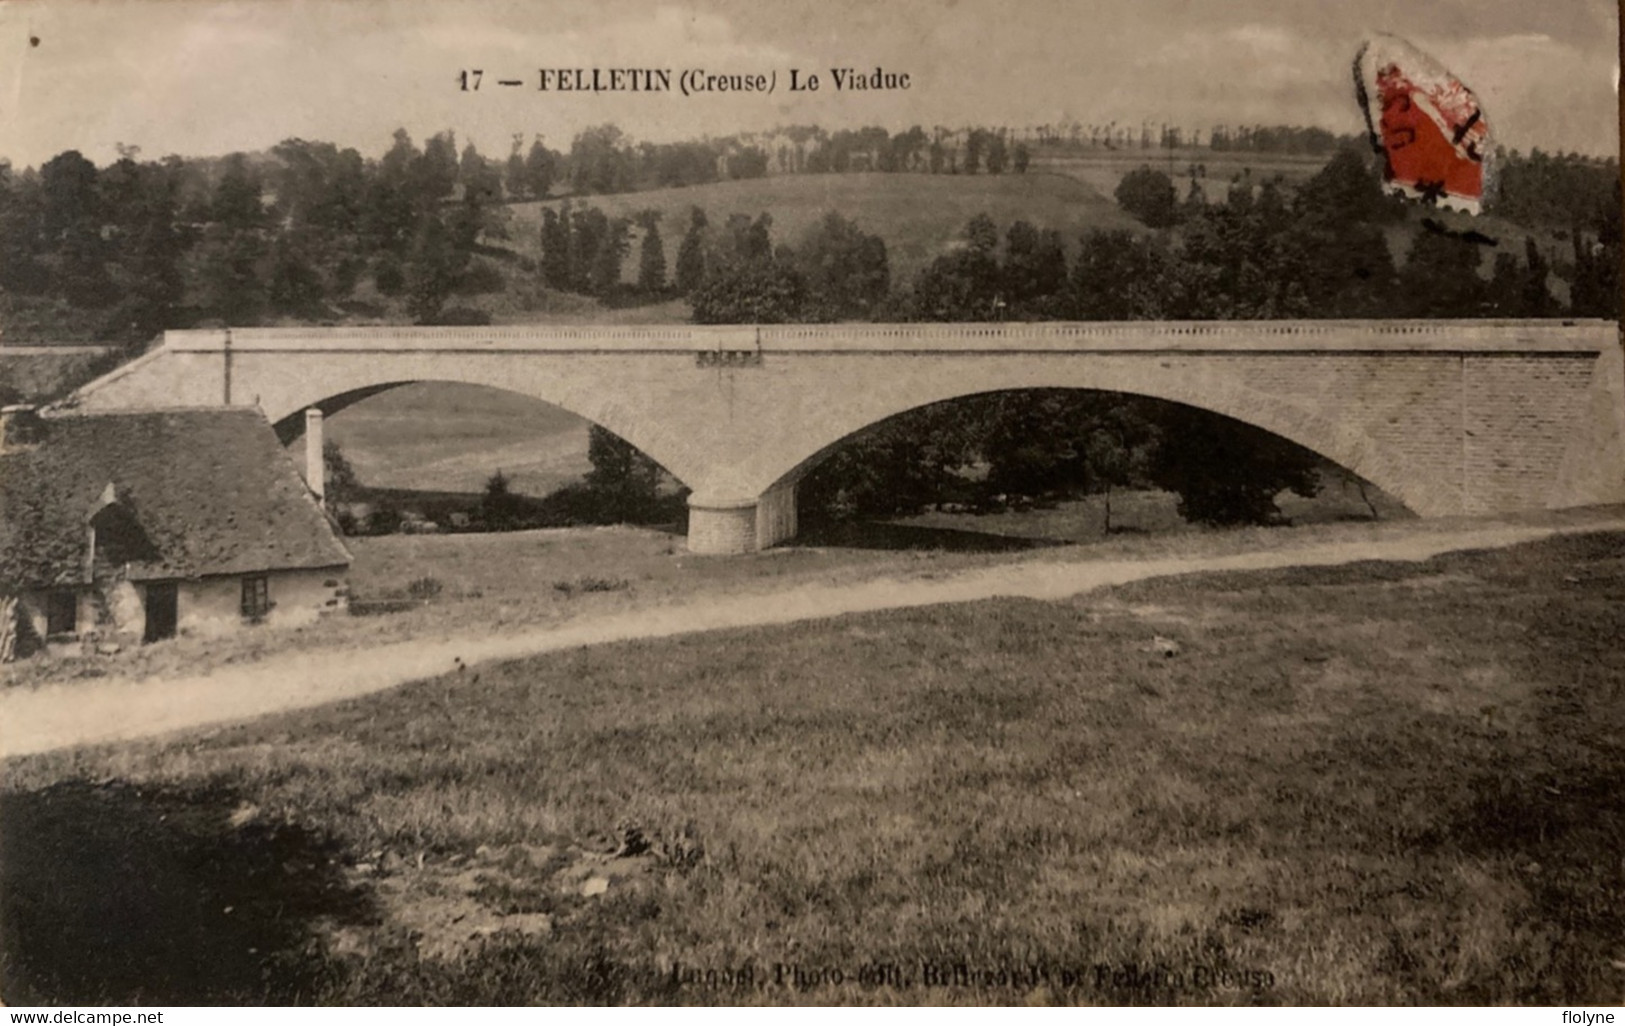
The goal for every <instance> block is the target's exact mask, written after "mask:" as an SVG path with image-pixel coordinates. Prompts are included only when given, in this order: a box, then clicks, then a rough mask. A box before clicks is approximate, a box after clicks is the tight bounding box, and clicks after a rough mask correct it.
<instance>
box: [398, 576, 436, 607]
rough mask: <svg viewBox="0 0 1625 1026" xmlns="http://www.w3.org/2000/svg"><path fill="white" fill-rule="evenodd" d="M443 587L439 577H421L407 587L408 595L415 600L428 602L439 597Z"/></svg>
mask: <svg viewBox="0 0 1625 1026" xmlns="http://www.w3.org/2000/svg"><path fill="white" fill-rule="evenodd" d="M442 590H443V585H441V583H440V579H439V578H437V577H419V578H417V579H416V580H414V581H412V583H410V584H408V585H407V586H406V593H407V594H408V595H410V596H412V597H413V598H415V599H422V600H423V601H425V602H427V601H429V600H430V599H432V598H434V597H435V596H436V595H439V594H440V592H441V591H442Z"/></svg>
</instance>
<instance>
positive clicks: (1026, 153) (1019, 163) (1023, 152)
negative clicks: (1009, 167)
mask: <svg viewBox="0 0 1625 1026" xmlns="http://www.w3.org/2000/svg"><path fill="white" fill-rule="evenodd" d="M1032 159H1033V155H1032V151H1031V150H1029V149H1027V144H1026V143H1016V149H1015V156H1014V159H1013V160H1012V164H1013V165H1014V166H1015V169H1016V174H1018V175H1024V174H1026V173H1027V166H1028V165H1029V164H1031V163H1032Z"/></svg>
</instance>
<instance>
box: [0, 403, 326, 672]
mask: <svg viewBox="0 0 1625 1026" xmlns="http://www.w3.org/2000/svg"><path fill="white" fill-rule="evenodd" d="M349 564H350V553H349V551H348V550H347V549H346V548H345V547H344V545H343V543H342V542H341V541H340V540H339V538H338V535H337V533H336V532H335V530H334V528H333V525H332V523H331V522H330V521H329V519H328V517H327V515H326V513H325V512H324V511H323V510H322V507H321V505H320V503H319V502H318V501H317V499H316V497H315V496H314V495H313V493H312V492H311V490H310V488H309V487H307V485H306V483H305V481H304V479H303V478H302V477H301V475H300V473H299V469H298V467H297V466H296V465H295V464H294V462H293V460H292V459H291V458H290V457H289V456H288V454H287V452H286V451H285V450H284V449H283V447H282V445H281V444H280V443H279V442H278V440H277V437H276V433H275V432H274V431H273V430H272V428H271V425H270V424H269V423H268V422H267V421H266V420H265V417H264V416H263V415H262V414H261V413H260V411H259V410H257V409H249V408H242V407H236V408H233V407H215V408H207V409H170V410H146V411H139V412H129V413H123V412H120V413H98V414H74V413H67V414H62V415H53V416H40V415H39V414H38V413H36V412H35V411H34V410H33V409H32V408H30V407H7V408H6V409H5V411H4V412H3V414H0V605H3V606H6V607H9V608H10V610H11V611H12V612H11V614H10V620H9V622H8V623H7V624H4V625H0V633H4V630H3V629H4V628H9V629H11V630H12V631H13V633H14V638H13V640H14V641H15V642H16V643H17V647H18V649H19V654H24V653H26V651H28V650H29V649H30V648H38V647H39V646H40V645H41V644H45V645H47V646H53V645H58V644H80V643H84V642H86V641H94V642H103V643H108V642H114V643H131V642H138V641H157V640H160V639H163V638H167V637H172V636H174V635H176V634H198V635H213V634H220V633H224V632H227V631H233V630H239V629H242V628H243V627H245V626H248V625H253V624H296V623H307V622H310V621H312V620H314V619H316V618H317V617H319V616H321V615H322V614H324V613H330V612H334V611H338V610H342V609H343V608H344V605H345V602H346V598H347V595H348V589H347V585H346V580H345V575H346V573H347V572H348V569H349Z"/></svg>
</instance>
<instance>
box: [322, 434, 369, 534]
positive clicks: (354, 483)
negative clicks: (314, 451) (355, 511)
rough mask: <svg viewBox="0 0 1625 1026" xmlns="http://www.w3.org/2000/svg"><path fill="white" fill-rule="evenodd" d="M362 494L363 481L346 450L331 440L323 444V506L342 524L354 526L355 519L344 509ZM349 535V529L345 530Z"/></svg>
mask: <svg viewBox="0 0 1625 1026" xmlns="http://www.w3.org/2000/svg"><path fill="white" fill-rule="evenodd" d="M360 493H361V479H360V478H359V477H357V476H356V472H355V467H353V466H351V465H350V461H349V459H348V458H347V457H346V456H345V455H344V450H343V449H341V448H339V443H337V442H335V441H333V440H332V439H331V438H329V439H327V440H326V441H324V442H323V443H322V505H323V507H325V508H326V510H327V512H328V513H329V514H331V515H332V516H334V517H336V518H338V519H339V522H340V523H341V524H343V523H345V521H346V519H348V520H349V522H350V525H351V526H354V518H353V517H349V518H347V517H346V512H347V511H346V510H345V509H344V508H343V507H345V506H347V505H348V504H349V503H351V502H354V501H355V500H356V498H357V497H358V496H359V495H360ZM345 533H349V528H348V527H347V528H346V529H345Z"/></svg>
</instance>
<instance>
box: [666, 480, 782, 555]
mask: <svg viewBox="0 0 1625 1026" xmlns="http://www.w3.org/2000/svg"><path fill="white" fill-rule="evenodd" d="M795 536H796V484H795V482H794V481H786V482H781V483H780V484H776V485H774V486H773V487H772V488H769V489H768V490H767V491H766V492H763V493H762V494H761V495H758V496H757V497H756V498H754V499H726V498H719V497H716V496H709V495H704V494H700V493H696V494H694V495H690V496H689V497H688V551H690V552H693V553H696V554H698V555H702V556H736V555H739V554H741V553H746V552H760V551H761V550H762V549H770V548H772V547H773V546H775V545H777V544H779V543H780V542H783V541H788V540H789V539H791V538H794V537H795Z"/></svg>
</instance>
